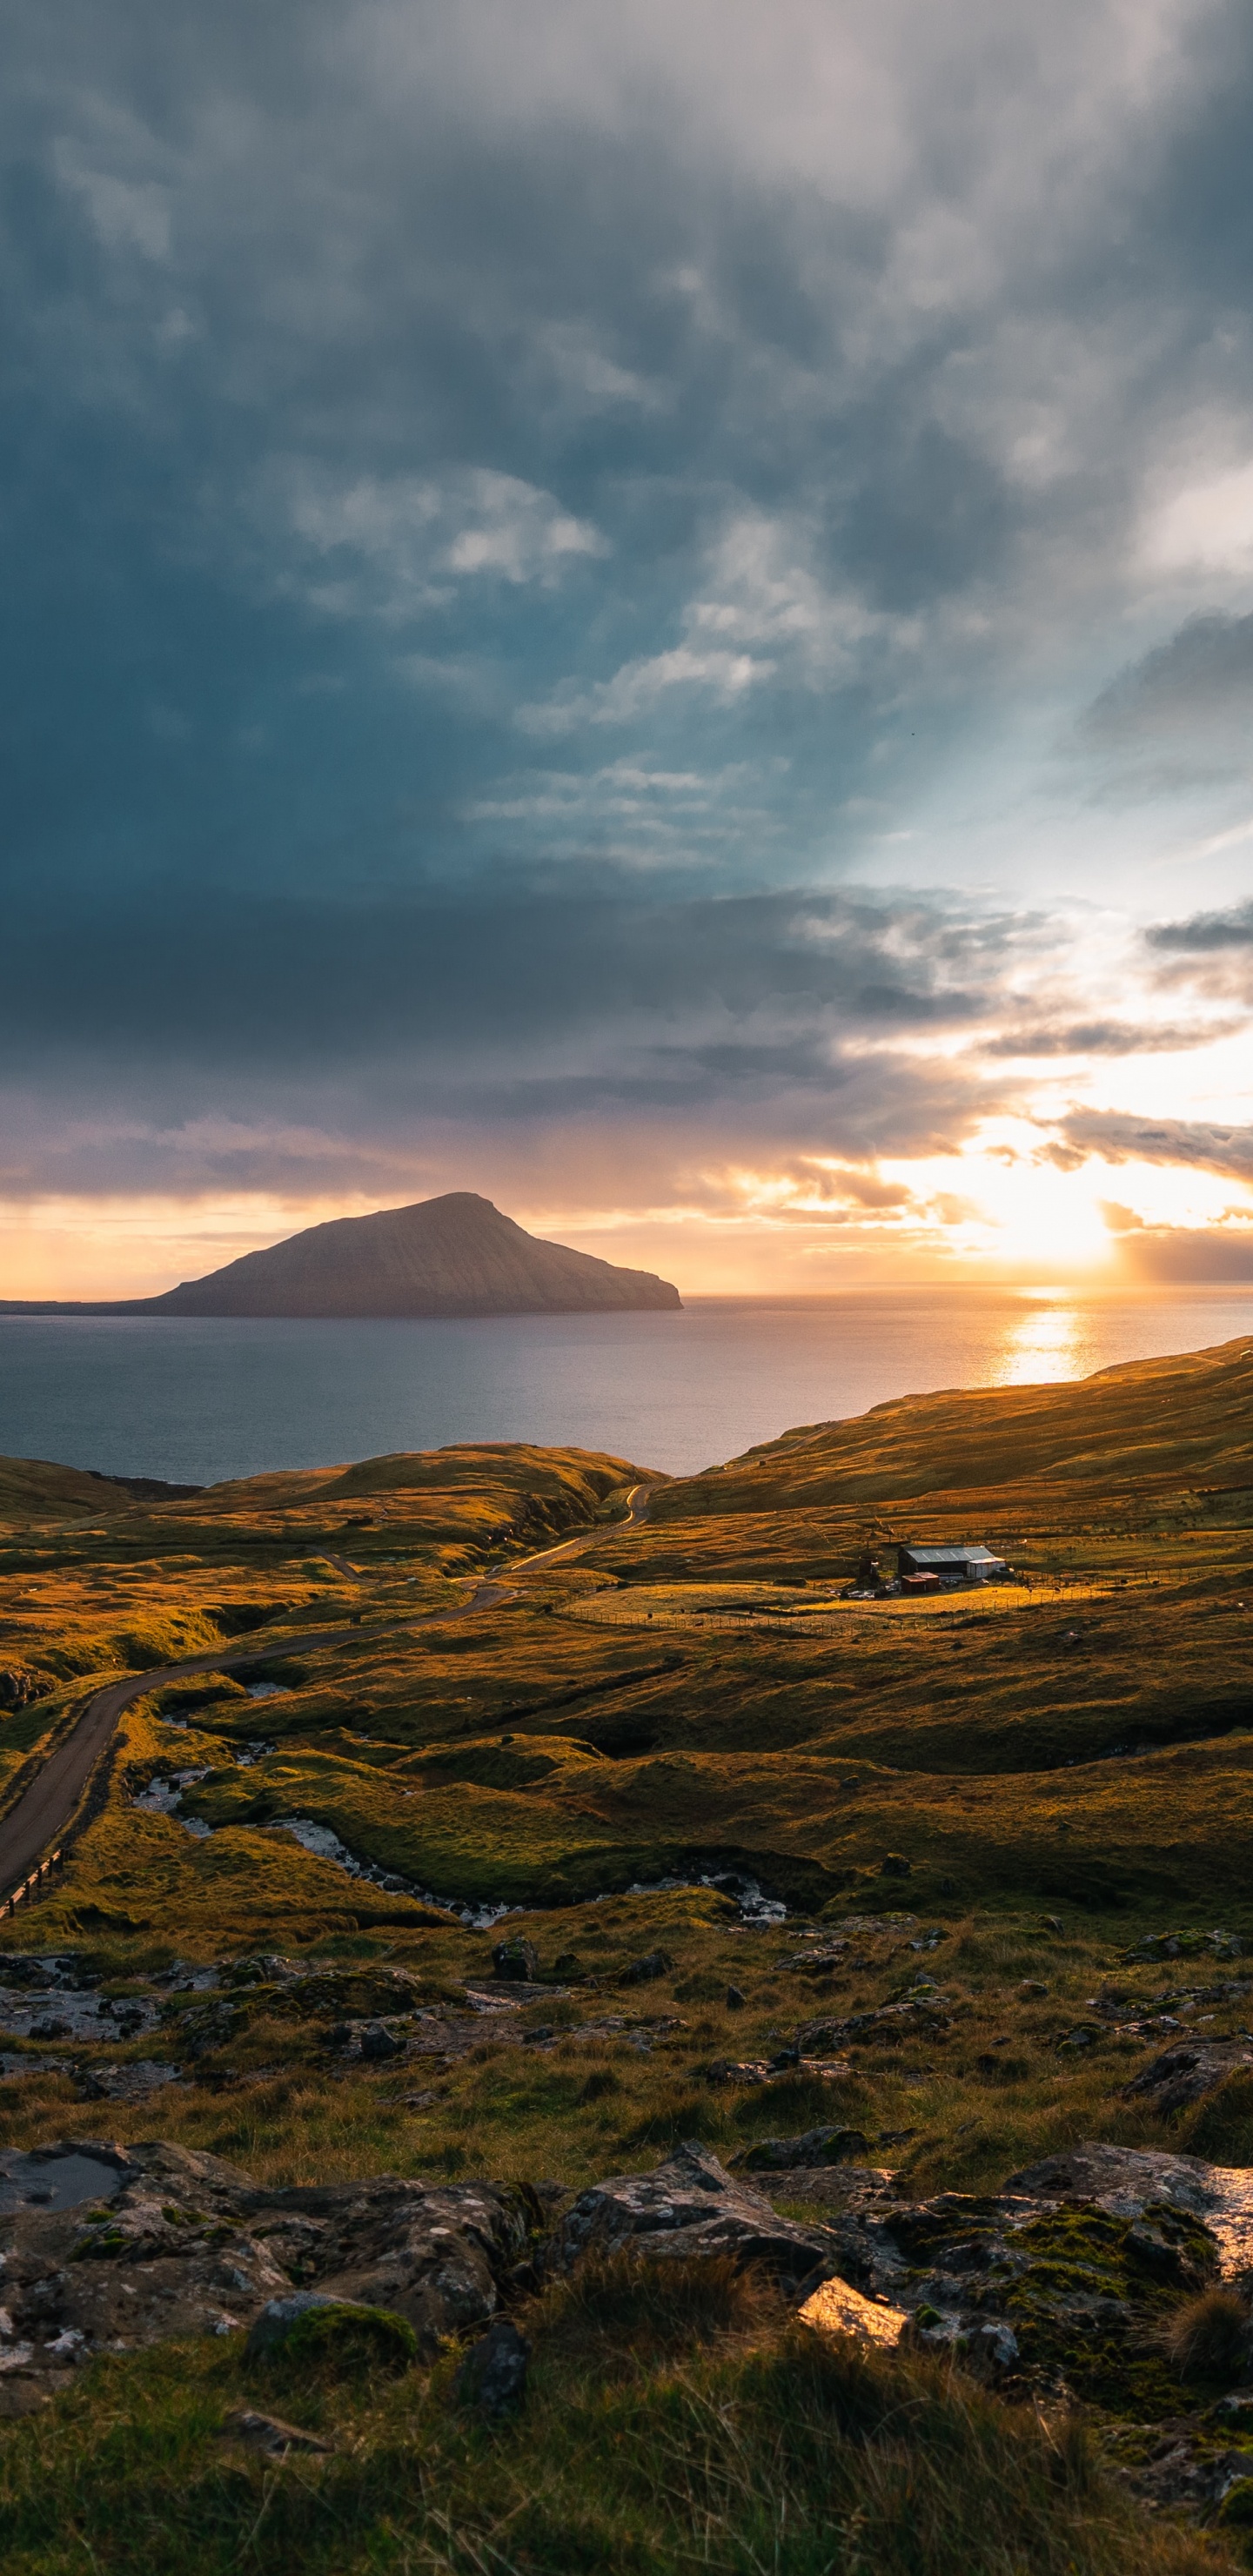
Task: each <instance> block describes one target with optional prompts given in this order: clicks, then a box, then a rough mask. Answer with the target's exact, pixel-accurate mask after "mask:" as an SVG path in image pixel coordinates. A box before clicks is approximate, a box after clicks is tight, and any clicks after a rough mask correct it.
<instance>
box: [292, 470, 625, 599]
mask: <svg viewBox="0 0 1253 2576" xmlns="http://www.w3.org/2000/svg"><path fill="white" fill-rule="evenodd" d="M271 479H272V480H274V479H276V480H277V481H278V482H279V483H280V485H281V486H284V487H285V490H284V493H283V500H284V504H285V508H286V513H287V516H288V518H289V520H290V524H291V527H292V531H293V533H294V535H295V536H296V538H297V539H298V540H300V541H301V542H302V544H303V546H304V547H305V548H306V549H307V550H308V553H309V554H311V555H312V556H313V557H314V558H320V559H322V560H321V562H319V565H318V570H317V571H316V573H315V574H313V575H312V576H310V577H308V586H309V596H310V597H311V599H312V600H313V601H314V603H315V604H316V605H318V606H332V607H334V608H336V609H337V610H339V611H340V612H349V613H354V612H357V611H359V610H360V609H361V607H362V605H363V604H366V603H367V602H368V601H370V600H371V599H374V600H377V601H378V604H379V605H381V606H384V607H386V608H387V609H388V610H389V611H390V612H391V613H392V614H403V613H405V612H406V611H408V612H412V611H413V610H415V609H420V608H423V607H436V608H438V607H444V606H446V605H447V604H448V602H449V600H450V599H451V598H452V596H453V593H454V586H455V584H456V583H457V582H458V581H462V580H466V579H472V578H475V577H479V578H490V577H494V578H495V579H497V580H500V581H504V582H509V583H512V584H513V585H515V586H520V585H522V584H524V583H538V584H540V585H541V586H544V587H549V586H551V585H552V584H553V583H555V582H557V581H560V580H561V578H562V576H563V574H564V573H565V572H566V570H567V569H568V566H569V564H570V563H571V561H572V560H576V559H578V558H579V557H583V558H587V557H595V556H598V555H606V554H608V553H609V551H610V548H609V546H608V544H607V543H606V540H605V539H604V538H603V537H602V536H601V535H600V534H599V532H598V531H597V530H596V529H595V528H593V527H590V526H588V525H587V524H586V522H584V521H583V520H581V519H577V518H575V517H574V516H572V514H571V513H570V512H569V511H568V510H563V509H562V507H561V505H560V503H559V502H558V501H556V500H554V498H553V496H552V494H551V493H550V492H540V491H536V490H534V489H533V488H532V486H531V485H530V484H527V483H522V482H519V480H518V479H517V477H516V476H515V475H511V474H494V473H489V472H488V471H487V470H486V469H484V468H482V467H478V468H471V467H463V468H460V469H457V470H454V471H451V472H449V473H447V474H445V475H443V476H442V477H440V478H438V479H436V478H423V477H421V476H417V475H397V476H392V477H391V478H390V479H382V478H380V477H378V476H373V475H367V476H364V477H362V478H361V479H359V480H357V481H355V482H352V483H347V484H345V483H343V482H340V481H337V480H336V478H334V477H333V476H331V475H328V473H327V472H326V471H325V469H320V468H316V467H314V466H311V465H310V464H309V463H308V462H307V461H305V460H303V459H302V460H297V461H295V462H293V463H292V464H290V465H284V466H282V467H280V468H279V469H277V474H276V476H275V477H272V478H271ZM327 559H329V562H328V560H327ZM324 565H325V566H326V568H325V569H324V568H323V566H324ZM337 566H338V567H342V568H343V569H339V570H338V571H337V569H336V567H337Z"/></svg>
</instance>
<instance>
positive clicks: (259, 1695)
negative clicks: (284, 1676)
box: [244, 1682, 291, 1699]
mask: <svg viewBox="0 0 1253 2576" xmlns="http://www.w3.org/2000/svg"><path fill="white" fill-rule="evenodd" d="M244 1689H245V1690H246V1691H247V1693H248V1697H249V1699H286V1698H287V1695H288V1693H289V1691H290V1689H291V1683H290V1682H245V1684H244Z"/></svg>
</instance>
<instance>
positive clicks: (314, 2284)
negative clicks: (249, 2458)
mask: <svg viewBox="0 0 1253 2576" xmlns="http://www.w3.org/2000/svg"><path fill="white" fill-rule="evenodd" d="M545 2223H546V2208H545V2202H544V2201H543V2200H542V2199H541V2198H540V2196H539V2195H538V2194H537V2193H535V2192H532V2191H530V2190H529V2189H528V2188H527V2187H526V2186H525V2185H521V2184H513V2183H455V2184H444V2185H431V2184H427V2183H423V2182H415V2181H409V2180H406V2179H403V2178H402V2177H400V2176H398V2175H389V2174H382V2175H377V2176H375V2177H373V2178H372V2179H371V2180H370V2181H368V2182H356V2183H328V2184H319V2185H308V2186H293V2187H292V2188H290V2189H288V2190H281V2191H279V2190H270V2189H267V2188H266V2187H264V2186H263V2185H261V2184H259V2183H257V2182H255V2181H253V2179H252V2178H251V2176H249V2175H248V2174H245V2173H241V2172H240V2171H239V2169H238V2168H237V2167H235V2166H233V2165H229V2164H225V2163H223V2162H222V2161H220V2159H219V2158H217V2157H215V2156H209V2155H202V2154H198V2153H195V2152H193V2151H192V2150H190V2149H188V2148H183V2147H175V2146H170V2145H163V2144H154V2145H145V2146H127V2147H119V2146H112V2145H108V2144H105V2143H103V2142H101V2141H100V2140H98V2139H83V2140H73V2139H67V2140H63V2141H61V2142H60V2143H59V2144H57V2145H55V2146H51V2147H47V2148H44V2149H41V2150H38V2151H36V2152H35V2154H33V2155H30V2156H25V2157H17V2156H10V2157H6V2158H5V2159H3V2162H2V2165H0V2257H2V2258H3V2268H2V2278H3V2287H4V2301H3V2304H4V2308H5V2310H6V2312H7V2315H8V2320H9V2332H8V2333H7V2334H6V2335H4V2336H3V2338H2V2346H7V2348H8V2349H9V2351H10V2353H11V2354H16V2353H18V2351H19V2350H20V2348H21V2347H23V2346H29V2347H30V2352H29V2358H26V2357H23V2358H21V2359H20V2360H11V2361H10V2364H9V2372H8V2373H7V2374H6V2384H7V2378H8V2376H10V2375H13V2376H14V2377H15V2379H21V2380H23V2381H25V2379H27V2378H32V2379H35V2380H38V2379H41V2378H44V2379H46V2378H48V2377H49V2376H50V2375H51V2374H54V2373H55V2372H56V2371H58V2370H60V2371H61V2372H64V2371H65V2369H66V2368H67V2367H68V2368H71V2369H72V2368H73V2367H74V2366H75V2364H76V2363H77V2361H79V2360H81V2359H89V2358H90V2357H91V2356H92V2355H93V2354H94V2353H96V2352H99V2351H102V2350H110V2351H129V2350H133V2349H135V2348H137V2347H140V2346H143V2345H146V2344H153V2343H159V2342H163V2341H164V2340H165V2339H166V2338H167V2337H170V2336H185V2335H203V2334H228V2333H231V2332H232V2331H234V2330H235V2329H236V2328H239V2327H250V2326H252V2325H253V2324H254V2323H255V2322H256V2320H257V2319H258V2318H259V2317H260V2316H261V2314H262V2311H263V2310H264V2309H266V2308H267V2307H268V2306H269V2305H270V2303H271V2302H272V2301H279V2302H285V2301H289V2300H291V2299H292V2298H293V2297H294V2296H296V2295H297V2294H306V2295H307V2294H309V2293H314V2294H315V2295H317V2296H319V2297H320V2298H321V2299H322V2300H323V2301H326V2300H329V2301H331V2302H332V2303H334V2304H336V2305H338V2306H342V2305H344V2304H345V2303H356V2304H357V2305H358V2306H360V2307H366V2308H373V2309H385V2310H387V2311H389V2312H391V2313H392V2314H394V2315H395V2316H397V2317H399V2318H401V2319H403V2320H404V2321H405V2325H406V2327H407V2328H408V2329H409V2330H411V2331H412V2334H413V2336H414V2337H415V2338H416V2341H417V2344H418V2345H419V2346H420V2347H421V2348H422V2349H423V2350H425V2351H429V2352H433V2351H434V2350H435V2349H436V2348H437V2346H438V2343H439V2341H440V2339H441V2338H442V2337H443V2336H445V2335H447V2334H452V2333H459V2332H464V2331H465V2330H466V2329H467V2328H474V2327H479V2326H484V2325H487V2324H488V2323H489V2322H490V2321H491V2319H492V2318H493V2317H494V2316H495V2314H496V2311H497V2308H498V2305H499V2302H500V2293H501V2289H502V2287H503V2286H504V2284H505V2283H506V2282H507V2281H508V2279H509V2278H510V2276H511V2275H512V2274H513V2272H514V2271H515V2269H516V2268H517V2266H518V2265H519V2264H520V2263H522V2262H523V2261H524V2260H525V2259H526V2258H527V2257H528V2256H529V2255H530V2254H531V2253H532V2251H533V2249H534V2245H535V2242H536V2240H537V2238H538V2236H539V2234H540V2233H541V2232H542V2230H543V2228H544V2226H545ZM0 2348H2V2347H0Z"/></svg>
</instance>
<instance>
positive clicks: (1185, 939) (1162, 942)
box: [1144, 903, 1253, 957]
mask: <svg viewBox="0 0 1253 2576" xmlns="http://www.w3.org/2000/svg"><path fill="white" fill-rule="evenodd" d="M1144 935H1145V939H1146V942H1147V944H1148V946H1149V947H1150V948H1161V949H1165V950H1167V951H1168V952H1170V953H1171V954H1173V955H1176V956H1190V957H1208V956H1212V955H1214V954H1215V953H1216V952H1217V951H1220V950H1223V949H1241V950H1242V949H1247V948H1253V903H1241V904H1236V905H1235V906H1233V908H1232V909H1231V911H1229V912H1195V913H1193V914H1192V915H1191V918H1190V919H1188V920H1184V921H1157V922H1153V923H1152V924H1151V925H1150V927H1149V928H1148V929H1147V930H1146V932H1145V934H1144Z"/></svg>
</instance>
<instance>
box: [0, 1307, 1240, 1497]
mask: <svg viewBox="0 0 1253 2576" xmlns="http://www.w3.org/2000/svg"><path fill="white" fill-rule="evenodd" d="M1242 1333H1253V1285H1250V1287H1249V1288H1248V1289H1244V1290H1242V1289H1234V1288H1211V1289H1204V1288H1201V1289H1187V1290H1182V1289H1180V1290H1174V1289H1170V1290H1167V1289H1162V1290H1153V1289H1146V1290H1141V1291H1139V1292H1132V1293H1129V1294H1125V1295H1116V1296H1115V1295H1106V1296H1086V1295H1078V1294H1076V1295H1071V1294H1068V1293H1065V1292H1063V1291H1060V1290H1056V1289H1040V1290H1032V1289H997V1290H987V1289H981V1288H935V1287H923V1288H917V1287H915V1288H885V1289H875V1290H865V1291H859V1292H857V1293H855V1294H849V1295H846V1296H837V1297H829V1298H821V1299H818V1298H814V1299H809V1298H805V1299H801V1298H793V1299H787V1298H778V1299H770V1298H761V1297H756V1298H738V1297H735V1298H733V1297H725V1298H700V1297H698V1298H692V1299H691V1300H689V1302H688V1304H687V1305H686V1306H685V1307H684V1308H683V1309H682V1311H681V1312H679V1313H659V1314H629V1315H537V1316H531V1315H528V1316H504V1317H499V1318H494V1319H491V1320H488V1321H474V1322H414V1323H401V1322H396V1323H390V1322H389V1323H373V1322H372V1323H314V1322H303V1321H302V1322H283V1321H276V1320H273V1319H270V1318H267V1319H265V1320H257V1321H240V1320H237V1319H224V1318H218V1317H213V1318H207V1317H197V1316H161V1317H157V1316H146V1315H145V1316H138V1315H136V1316H120V1315H119V1316H112V1315H110V1316H101V1315H96V1316H82V1317H73V1318H71V1317H68V1316H54V1315H6V1316H3V1317H0V1453H4V1454H7V1455H8V1456H9V1457H24V1458H47V1459H55V1460H57V1461H58V1462H60V1463H61V1464H64V1465H67V1466H74V1467H95V1468H98V1469H100V1470H102V1471H103V1472H104V1473H106V1474H114V1475H126V1476H162V1477H166V1478H169V1479H170V1480H171V1481H172V1482H174V1483H178V1484H212V1483H216V1482H218V1481H219V1480H221V1479H222V1478H225V1477H230V1476H246V1475H252V1474H255V1473H257V1472H258V1471H259V1470H261V1469H263V1468H267V1467H314V1466H325V1465H328V1464H330V1463H332V1462H334V1461H337V1460H349V1459H355V1458H369V1457H375V1456H378V1455H379V1454H380V1453H384V1452H387V1451H390V1450H398V1449H432V1448H439V1447H441V1446H443V1445H444V1444H446V1443H449V1442H453V1441H460V1440H533V1441H540V1442H545V1443H559V1444H562V1445H564V1444H566V1443H574V1444H577V1445H578V1446H580V1447H582V1448H586V1449H608V1450H611V1451H612V1452H614V1454H615V1455H617V1456H619V1457H623V1458H627V1459H630V1460H631V1461H632V1462H633V1463H634V1464H636V1465H638V1466H641V1467H644V1468H663V1469H666V1470H667V1471H668V1472H670V1473H671V1474H680V1475H682V1474H690V1473H691V1472H693V1471H694V1470H695V1469H697V1468H700V1467H705V1466H710V1465H712V1464H713V1463H714V1462H715V1461H717V1460H720V1459H724V1458H731V1457H734V1456H736V1455H737V1454H738V1453H739V1452H740V1451H742V1450H744V1449H747V1448H749V1447H751V1446H752V1445H753V1443H754V1442H756V1441H759V1440H771V1439H773V1438H775V1437H776V1435H777V1434H778V1433H780V1432H782V1431H786V1430H789V1429H792V1428H793V1427H794V1426H796V1425H797V1424H800V1423H807V1422H825V1421H832V1420H834V1419H836V1418H837V1417H838V1416H840V1415H843V1414H850V1413H864V1412H865V1411H866V1410H867V1408H868V1407H869V1406H870V1405H874V1404H882V1403H884V1402H885V1401H887V1399H888V1398H890V1397H892V1396H900V1395H911V1394H920V1393H923V1392H926V1391H928V1390H930V1389H933V1388H937V1387H962V1386H1005V1385H1017V1384H1025V1383H1027V1382H1030V1381H1032V1380H1048V1379H1052V1380H1056V1379H1059V1378H1074V1377H1083V1376H1086V1375H1087V1374H1088V1373H1089V1371H1091V1370H1093V1369H1099V1368H1108V1367H1110V1366H1112V1365H1113V1364H1114V1363H1115V1362H1117V1361H1120V1360H1134V1359H1147V1358H1150V1357H1154V1356H1156V1355H1160V1354H1163V1353H1166V1352H1169V1351H1186V1350H1196V1349H1199V1348H1201V1347H1203V1346H1206V1345H1209V1344H1213V1343H1217V1342H1223V1341H1229V1340H1231V1339H1233V1338H1234V1337H1235V1336H1236V1335H1238V1334H1242Z"/></svg>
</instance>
